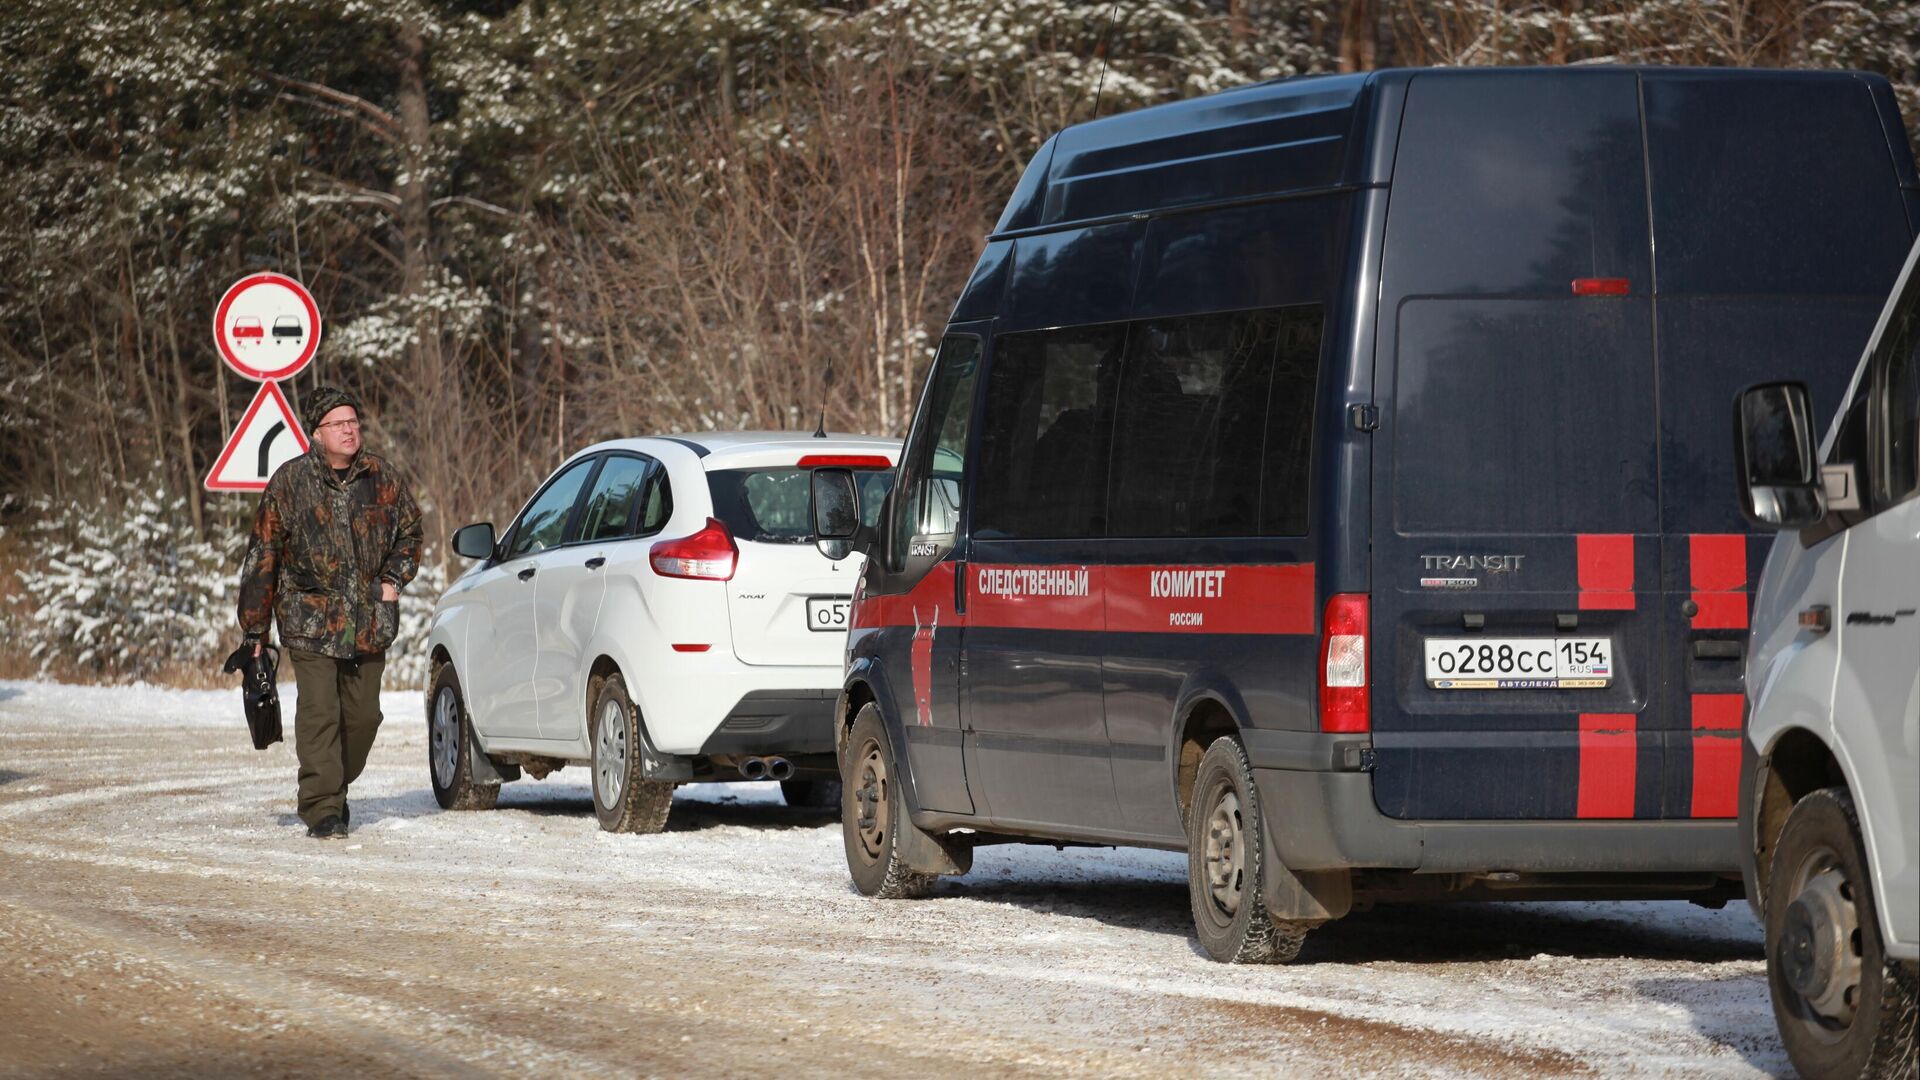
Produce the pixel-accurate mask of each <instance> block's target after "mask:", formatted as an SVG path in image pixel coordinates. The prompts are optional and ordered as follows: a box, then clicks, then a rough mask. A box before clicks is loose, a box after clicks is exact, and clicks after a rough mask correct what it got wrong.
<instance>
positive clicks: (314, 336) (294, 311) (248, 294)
mask: <svg viewBox="0 0 1920 1080" xmlns="http://www.w3.org/2000/svg"><path fill="white" fill-rule="evenodd" d="M213 343H214V345H215V346H217V347H218V348H219V350H220V356H221V358H222V359H224V360H225V361H226V362H227V366H228V367H230V368H232V369H233V370H235V371H237V372H239V373H240V374H242V375H244V376H246V377H247V378H249V379H253V380H255V381H257V382H271V381H273V380H275V379H286V378H291V377H292V376H293V375H295V374H296V373H298V372H299V370H300V369H301V368H303V367H306V366H307V364H308V362H310V361H311V360H312V359H313V354H314V353H315V352H316V351H318V350H319V348H320V307H319V305H317V304H315V303H314V302H313V294H312V293H310V292H308V291H307V289H306V286H304V285H302V284H300V283H299V282H297V281H295V280H293V279H292V278H290V277H288V276H286V275H285V274H274V273H259V274H248V275H247V276H246V277H243V278H241V279H240V280H239V281H236V282H234V283H233V285H232V287H230V288H228V289H227V292H226V295H224V296H222V297H221V298H220V306H219V307H218V308H215V309H214V314H213Z"/></svg>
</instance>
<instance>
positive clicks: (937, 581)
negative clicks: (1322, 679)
mask: <svg viewBox="0 0 1920 1080" xmlns="http://www.w3.org/2000/svg"><path fill="white" fill-rule="evenodd" d="M953 574H954V564H953V563H951V562H944V563H941V564H939V565H938V566H935V567H934V568H933V569H932V570H930V571H929V572H928V573H927V576H926V577H925V578H923V579H921V581H920V583H919V584H918V585H915V586H914V588H913V590H912V591H911V592H909V593H907V594H905V595H902V596H871V595H862V596H861V597H860V599H859V601H858V602H857V603H855V604H854V606H853V627H854V629H856V630H867V629H874V628H877V627H883V626H926V625H929V624H930V623H931V622H932V620H933V619H934V618H935V617H936V612H937V613H938V618H939V621H940V625H941V626H962V625H965V626H984V627H997V628H1003V629H1027V630H1079V631H1084V632H1087V633H1098V632H1101V631H1106V630H1111V631H1115V632H1118V633H1182V634H1312V633H1315V632H1317V630H1318V626H1317V623H1316V615H1315V612H1314V569H1313V564H1312V563H1282V564H1274V565H1265V566H1245V565H1242V566H1089V565H1084V564H1070V565H1060V566H1028V565H1012V566H1010V565H1001V564H994V563H975V564H972V565H969V566H967V567H966V575H967V581H966V589H967V613H966V615H964V616H956V615H955V614H954V612H953V596H954V591H953Z"/></svg>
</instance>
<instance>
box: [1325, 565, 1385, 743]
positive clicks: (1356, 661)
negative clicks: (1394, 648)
mask: <svg viewBox="0 0 1920 1080" xmlns="http://www.w3.org/2000/svg"><path fill="white" fill-rule="evenodd" d="M1372 727H1373V703H1372V699H1371V696H1370V695H1369V694H1368V692H1367V594H1366V593H1340V594H1338V595H1336V596H1334V597H1332V598H1330V599H1328V600H1327V611H1326V617H1325V618H1324V619H1322V620H1321V622H1320V730H1322V731H1368V730H1371V729H1372Z"/></svg>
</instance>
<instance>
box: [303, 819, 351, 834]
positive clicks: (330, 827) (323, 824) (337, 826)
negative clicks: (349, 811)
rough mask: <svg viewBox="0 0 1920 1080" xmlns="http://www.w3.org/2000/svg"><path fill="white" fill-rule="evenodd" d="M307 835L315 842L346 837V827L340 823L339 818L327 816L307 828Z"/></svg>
mask: <svg viewBox="0 0 1920 1080" xmlns="http://www.w3.org/2000/svg"><path fill="white" fill-rule="evenodd" d="M307 835H308V836H311V837H313V838H314V839H315V840H331V839H333V838H334V837H336V836H345V835H347V827H346V826H345V825H343V824H341V823H340V819H339V818H337V817H334V816H333V815H331V814H329V815H327V816H326V817H323V818H321V819H320V820H319V821H317V822H315V823H313V824H312V825H309V826H307Z"/></svg>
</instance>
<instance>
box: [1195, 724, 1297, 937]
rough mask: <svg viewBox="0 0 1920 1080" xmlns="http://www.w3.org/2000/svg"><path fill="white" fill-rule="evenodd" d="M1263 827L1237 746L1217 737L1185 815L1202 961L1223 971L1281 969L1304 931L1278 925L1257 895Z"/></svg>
mask: <svg viewBox="0 0 1920 1080" xmlns="http://www.w3.org/2000/svg"><path fill="white" fill-rule="evenodd" d="M1265 828H1266V824H1265V822H1264V821H1263V820H1262V819H1261V817H1260V794H1259V791H1258V790H1257V789H1256V788H1255V787H1254V785H1253V769H1252V767H1251V766H1249V765H1248V764H1247V754H1246V751H1245V750H1243V749H1241V747H1240V740H1238V739H1235V738H1233V737H1232V736H1222V737H1220V738H1218V739H1215V740H1214V741H1213V745H1212V746H1210V747H1208V748H1207V752H1206V755H1205V756H1203V757H1202V758H1201V759H1200V768H1199V771H1198V772H1197V773H1196V774H1195V775H1194V781H1193V804H1192V806H1191V808H1190V809H1189V810H1188V812H1187V895H1188V899H1189V900H1190V902H1191V904H1192V907H1193V926H1194V930H1195V931H1197V932H1198V934H1199V936H1200V946H1201V948H1204V949H1205V950H1207V955H1208V956H1211V957H1213V958H1214V959H1215V960H1218V961H1220V962H1222V963H1227V964H1284V963H1286V962H1287V961H1289V960H1292V959H1293V958H1294V957H1296V956H1298V955H1299V954H1300V943H1301V942H1302V941H1304V940H1306V936H1307V928H1306V927H1305V926H1302V925H1296V924H1294V923H1282V922H1275V921H1274V919H1273V918H1272V917H1270V916H1269V915H1268V914H1267V905H1266V900H1265V899H1264V894H1263V893H1262V891H1261V890H1262V885H1263V884H1264V882H1265V878H1264V876H1263V872H1264V870H1265V860H1266V843H1265V840H1266V834H1265V831H1264V830H1265Z"/></svg>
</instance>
